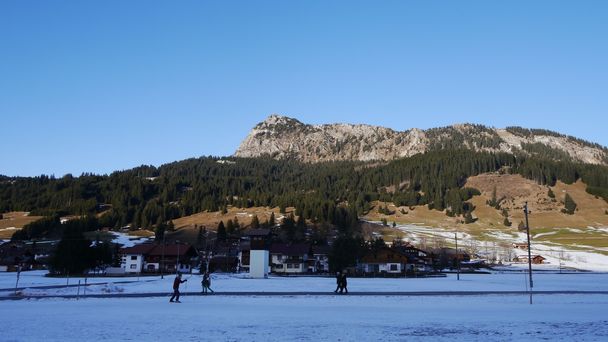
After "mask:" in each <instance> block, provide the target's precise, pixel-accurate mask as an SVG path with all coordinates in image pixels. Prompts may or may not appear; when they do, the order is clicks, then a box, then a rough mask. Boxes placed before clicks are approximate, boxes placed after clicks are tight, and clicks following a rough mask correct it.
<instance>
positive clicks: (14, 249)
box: [0, 241, 34, 272]
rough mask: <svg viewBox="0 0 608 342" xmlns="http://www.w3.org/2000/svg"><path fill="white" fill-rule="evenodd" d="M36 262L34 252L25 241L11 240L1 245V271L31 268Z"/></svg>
mask: <svg viewBox="0 0 608 342" xmlns="http://www.w3.org/2000/svg"><path fill="white" fill-rule="evenodd" d="M32 264H34V253H33V252H32V250H31V248H28V247H27V246H26V245H25V243H23V242H16V241H9V242H6V243H3V244H2V245H0V271H4V272H7V271H8V272H14V271H17V270H18V269H21V270H29V269H31V267H32Z"/></svg>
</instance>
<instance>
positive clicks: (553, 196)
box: [547, 188, 555, 198]
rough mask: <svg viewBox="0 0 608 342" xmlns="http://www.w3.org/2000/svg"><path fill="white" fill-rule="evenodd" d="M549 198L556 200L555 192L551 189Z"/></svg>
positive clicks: (548, 194) (548, 193)
mask: <svg viewBox="0 0 608 342" xmlns="http://www.w3.org/2000/svg"><path fill="white" fill-rule="evenodd" d="M547 196H549V198H555V194H554V193H553V190H551V188H549V191H548V192H547Z"/></svg>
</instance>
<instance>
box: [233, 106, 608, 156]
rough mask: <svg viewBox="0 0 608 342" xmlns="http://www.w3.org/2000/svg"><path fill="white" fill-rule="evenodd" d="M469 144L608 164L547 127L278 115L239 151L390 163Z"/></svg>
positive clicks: (607, 152) (594, 149) (589, 147)
mask: <svg viewBox="0 0 608 342" xmlns="http://www.w3.org/2000/svg"><path fill="white" fill-rule="evenodd" d="M463 148H465V149H471V150H475V151H490V152H507V153H515V152H522V153H525V154H528V155H530V154H539V155H543V156H544V157H548V158H552V159H557V160H563V159H568V160H573V161H579V162H583V163H590V164H604V165H606V164H608V149H606V148H605V147H603V146H600V145H597V144H593V143H589V142H586V141H583V140H580V139H576V138H573V137H568V136H564V135H561V134H558V133H555V132H550V131H545V130H527V129H523V128H519V127H514V128H507V129H496V128H489V127H485V126H481V125H472V124H461V125H454V126H448V127H442V128H432V129H429V130H426V131H423V130H420V129H417V128H412V129H410V130H407V131H405V132H398V131H394V130H392V129H390V128H385V127H378V126H370V125H349V124H331V125H307V124H304V123H302V122H300V121H298V120H296V119H292V118H289V117H285V116H280V115H276V114H275V115H271V116H269V117H268V118H267V119H266V120H264V121H263V122H260V123H259V124H257V125H256V126H255V127H254V128H253V129H252V130H251V132H250V133H249V135H248V136H247V137H246V138H245V140H243V142H242V143H241V145H240V146H239V148H238V149H237V151H236V152H235V154H234V155H235V156H236V157H261V156H270V157H272V158H276V159H288V158H293V159H296V160H300V161H304V162H322V161H332V160H359V161H372V160H378V161H386V160H392V159H397V158H403V157H409V156H413V155H415V154H418V153H424V152H427V151H432V150H440V149H463Z"/></svg>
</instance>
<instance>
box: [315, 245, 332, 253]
mask: <svg viewBox="0 0 608 342" xmlns="http://www.w3.org/2000/svg"><path fill="white" fill-rule="evenodd" d="M312 253H313V254H329V253H331V246H312Z"/></svg>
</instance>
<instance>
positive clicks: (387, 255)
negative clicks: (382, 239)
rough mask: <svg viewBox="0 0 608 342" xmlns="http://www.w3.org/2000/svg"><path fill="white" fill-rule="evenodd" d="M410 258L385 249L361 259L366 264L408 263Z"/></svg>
mask: <svg viewBox="0 0 608 342" xmlns="http://www.w3.org/2000/svg"><path fill="white" fill-rule="evenodd" d="M407 261H408V258H407V256H406V255H404V254H403V253H400V252H399V251H396V250H394V249H391V248H388V247H384V248H381V249H380V250H378V251H375V252H368V253H367V254H365V255H364V256H363V258H361V262H362V263H365V264H383V263H407Z"/></svg>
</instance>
